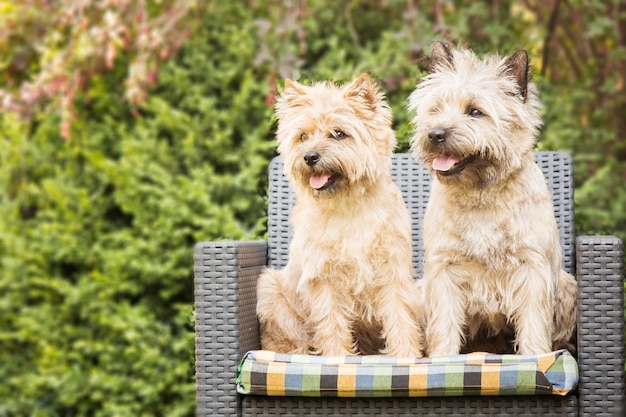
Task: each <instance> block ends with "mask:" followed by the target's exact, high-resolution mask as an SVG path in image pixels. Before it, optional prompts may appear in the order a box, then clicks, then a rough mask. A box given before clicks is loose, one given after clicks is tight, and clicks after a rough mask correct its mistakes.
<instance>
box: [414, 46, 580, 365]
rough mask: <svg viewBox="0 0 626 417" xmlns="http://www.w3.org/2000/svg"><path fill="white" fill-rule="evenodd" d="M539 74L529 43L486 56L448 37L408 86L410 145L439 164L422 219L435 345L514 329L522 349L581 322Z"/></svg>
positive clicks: (545, 344) (430, 333) (554, 338)
mask: <svg viewBox="0 0 626 417" xmlns="http://www.w3.org/2000/svg"><path fill="white" fill-rule="evenodd" d="M529 74H530V73H529V65H528V55H527V53H526V51H518V52H517V53H515V54H514V55H512V56H511V57H508V58H499V57H496V56H489V57H486V58H485V59H483V60H481V59H478V58H477V57H476V55H474V54H473V53H472V52H471V51H468V50H449V49H448V48H446V47H445V45H443V44H442V43H437V44H435V46H434V49H433V52H432V57H431V63H430V68H429V75H427V76H426V77H425V78H424V80H423V81H422V82H421V83H420V84H418V86H417V88H416V90H415V91H414V92H413V93H412V94H411V96H410V98H409V109H410V110H413V111H415V112H416V115H415V117H414V119H413V125H414V135H413V137H412V139H411V149H412V151H413V154H414V156H415V157H416V158H417V159H419V160H421V161H422V162H423V163H424V164H425V166H426V167H428V168H429V169H430V170H431V171H432V172H433V173H434V181H433V184H432V190H431V195H430V200H429V202H428V206H427V209H426V214H425V218H424V229H423V233H424V235H423V236H424V251H425V252H424V282H423V285H424V296H425V300H426V302H427V305H426V306H425V307H424V308H425V310H426V322H427V324H426V329H425V336H426V345H427V352H428V354H429V356H442V355H451V354H458V353H459V352H462V351H463V350H464V349H463V348H464V346H465V347H467V346H471V345H472V344H475V345H477V346H481V348H484V344H483V343H482V342H484V340H480V339H479V338H481V337H487V338H492V340H496V341H501V340H502V338H503V337H504V338H506V337H508V336H509V335H511V339H513V344H514V349H515V350H516V351H517V352H518V353H520V354H539V353H542V352H549V351H551V350H552V348H553V344H554V346H556V347H562V346H564V345H567V343H568V342H569V341H570V339H571V337H572V334H573V332H574V330H575V322H576V314H577V311H576V302H577V284H576V280H575V279H574V278H573V277H572V276H571V275H569V274H567V273H566V272H564V271H562V270H561V259H562V251H561V246H560V241H559V232H558V229H557V225H556V221H555V218H554V212H553V206H552V201H551V198H550V194H549V191H548V188H547V185H546V181H545V178H544V176H543V174H542V172H541V170H540V169H539V167H538V166H537V165H536V163H535V160H534V156H533V153H532V149H533V147H534V144H535V140H536V136H537V134H538V130H539V127H540V125H541V118H540V108H541V105H540V102H539V100H538V98H537V92H536V88H535V86H534V85H533V83H531V82H530V79H529V77H530V75H529ZM568 346H569V345H568ZM570 347H571V346H570ZM496 349H499V348H496Z"/></svg>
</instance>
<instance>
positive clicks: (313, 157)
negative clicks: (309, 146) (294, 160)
mask: <svg viewBox="0 0 626 417" xmlns="http://www.w3.org/2000/svg"><path fill="white" fill-rule="evenodd" d="M304 160H305V161H306V164H307V165H308V166H310V167H312V166H313V165H315V164H317V162H318V161H319V160H320V154H319V153H317V152H315V151H308V152H307V153H305V154H304Z"/></svg>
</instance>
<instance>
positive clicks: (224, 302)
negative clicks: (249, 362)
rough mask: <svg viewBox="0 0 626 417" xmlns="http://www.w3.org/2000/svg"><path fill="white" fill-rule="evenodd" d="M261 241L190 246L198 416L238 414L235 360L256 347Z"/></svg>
mask: <svg viewBox="0 0 626 417" xmlns="http://www.w3.org/2000/svg"><path fill="white" fill-rule="evenodd" d="M266 263H267V242H265V241H223V242H200V243H198V244H196V246H195V250H194V296H195V319H196V323H195V327H196V406H197V411H196V412H197V415H198V416H205V415H206V416H234V415H237V401H238V399H237V391H236V385H235V381H236V379H237V365H238V364H239V361H240V360H241V357H242V356H243V354H244V353H246V352H247V351H248V350H253V349H259V348H260V341H259V340H260V339H259V328H258V321H257V317H256V282H257V278H258V276H259V274H260V273H261V271H262V270H263V268H264V267H265V264H266Z"/></svg>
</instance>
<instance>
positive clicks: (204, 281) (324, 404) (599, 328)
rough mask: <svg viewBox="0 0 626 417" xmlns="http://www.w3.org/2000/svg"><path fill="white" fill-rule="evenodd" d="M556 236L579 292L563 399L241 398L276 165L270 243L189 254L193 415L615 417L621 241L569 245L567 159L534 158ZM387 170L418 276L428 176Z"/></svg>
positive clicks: (255, 341)
mask: <svg viewBox="0 0 626 417" xmlns="http://www.w3.org/2000/svg"><path fill="white" fill-rule="evenodd" d="M536 159H537V163H538V164H539V165H540V167H541V169H542V170H543V172H544V173H545V175H546V179H547V181H548V185H549V187H550V190H551V192H552V196H553V200H554V210H555V214H556V217H557V221H558V224H559V227H560V231H561V242H562V246H563V249H564V261H563V263H564V268H565V269H567V270H568V271H570V272H572V273H575V274H576V276H577V279H578V282H579V286H580V297H579V298H580V301H579V307H580V317H579V323H578V357H577V360H578V364H579V384H578V390H577V391H576V392H574V393H572V394H571V395H568V396H566V397H558V396H519V397H477V396H472V397H441V398H436V397H432V398H304V397H266V396H254V395H248V396H243V395H239V394H237V392H236V384H235V379H236V376H237V365H238V363H239V361H240V359H241V357H242V355H243V354H244V353H245V352H246V351H248V350H254V349H259V348H260V346H259V328H258V323H257V318H256V313H255V307H256V279H257V277H258V275H259V273H260V272H261V270H262V268H263V267H264V266H265V265H271V266H274V267H283V266H284V265H285V263H286V261H287V252H288V246H289V241H290V238H291V234H290V233H291V232H290V227H289V215H290V213H291V209H292V206H293V194H292V192H291V190H290V187H289V183H288V181H287V180H286V179H285V177H284V176H283V174H282V162H281V159H280V157H277V158H275V159H274V160H273V161H272V162H271V164H270V173H269V207H268V241H221V242H201V243H198V244H197V245H196V247H195V256H194V259H195V266H194V272H195V308H196V313H195V317H196V382H197V390H196V395H197V416H348V415H350V416H415V415H420V416H472V417H477V416H528V417H531V416H532V417H536V416H544V417H545V416H578V415H580V416H589V417H602V416H606V417H609V416H610V417H616V416H621V415H622V411H621V409H622V408H621V407H622V404H623V401H624V380H623V377H624V356H623V323H624V321H623V320H624V316H623V291H624V287H623V265H622V256H623V248H622V242H621V240H619V239H618V238H615V237H611V236H580V237H578V238H577V239H575V238H574V222H573V220H574V219H573V189H572V187H573V184H572V161H571V158H570V157H569V155H567V154H565V153H561V152H538V153H536ZM392 172H393V177H394V181H395V182H396V183H397V184H398V186H399V187H400V188H401V190H402V193H403V196H404V198H405V201H406V204H407V206H408V208H409V210H410V212H411V216H412V219H413V226H412V227H413V236H414V254H413V255H414V256H413V262H414V266H415V268H416V270H417V271H418V273H421V262H422V254H421V247H422V243H421V232H420V230H421V223H422V219H423V216H424V210H425V208H426V203H427V200H428V192H429V184H430V175H429V173H428V172H427V171H426V170H425V169H424V168H423V167H422V166H421V165H420V164H418V163H415V162H414V161H413V159H412V158H411V156H410V155H408V154H395V155H394V157H393V166H392Z"/></svg>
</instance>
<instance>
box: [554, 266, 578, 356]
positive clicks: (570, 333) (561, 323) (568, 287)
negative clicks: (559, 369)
mask: <svg viewBox="0 0 626 417" xmlns="http://www.w3.org/2000/svg"><path fill="white" fill-rule="evenodd" d="M556 300H557V303H556V310H555V312H554V321H555V326H554V335H553V336H552V349H554V350H557V349H568V350H569V351H571V352H574V351H575V350H576V348H575V347H574V345H573V344H572V340H573V337H574V332H575V330H576V318H577V317H578V284H577V282H576V279H575V278H574V277H573V276H571V275H570V274H568V273H567V272H565V271H563V270H561V274H560V275H559V285H558V287H557V293H556Z"/></svg>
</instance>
